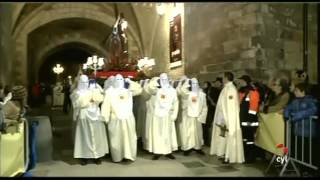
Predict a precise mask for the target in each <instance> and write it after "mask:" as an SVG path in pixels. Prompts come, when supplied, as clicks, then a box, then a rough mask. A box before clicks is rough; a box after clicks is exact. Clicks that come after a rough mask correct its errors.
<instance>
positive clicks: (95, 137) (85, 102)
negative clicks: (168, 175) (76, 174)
mask: <svg viewBox="0 0 320 180" xmlns="http://www.w3.org/2000/svg"><path fill="white" fill-rule="evenodd" d="M70 96H71V101H72V105H73V109H74V121H75V124H76V129H75V143H74V155H73V156H74V158H81V159H82V162H81V164H82V165H86V164H87V160H88V159H94V161H95V163H96V164H100V163H101V161H100V159H99V158H100V157H102V156H104V155H105V154H107V153H109V147H108V139H107V134H106V130H105V124H104V121H103V119H102V117H101V115H100V110H99V104H100V103H101V102H102V100H103V95H102V94H101V92H100V89H99V88H97V84H96V83H95V82H94V81H93V82H90V84H89V80H88V76H86V75H81V76H80V79H79V82H78V87H77V89H75V90H74V91H73V92H72V94H71V95H70Z"/></svg>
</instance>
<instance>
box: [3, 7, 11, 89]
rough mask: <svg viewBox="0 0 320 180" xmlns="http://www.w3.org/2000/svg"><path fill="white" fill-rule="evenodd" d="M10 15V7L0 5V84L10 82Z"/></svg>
mask: <svg viewBox="0 0 320 180" xmlns="http://www.w3.org/2000/svg"><path fill="white" fill-rule="evenodd" d="M11 13H12V5H11V4H9V3H0V56H1V57H0V82H2V83H3V84H9V83H10V82H11V74H10V72H11V68H12V66H11V58H12V47H13V46H12V38H11V23H12V21H11V20H12V19H11Z"/></svg>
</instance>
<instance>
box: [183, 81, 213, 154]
mask: <svg viewBox="0 0 320 180" xmlns="http://www.w3.org/2000/svg"><path fill="white" fill-rule="evenodd" d="M179 93H180V96H181V100H182V107H181V121H179V123H178V127H179V128H178V129H179V134H178V135H179V137H180V138H179V139H180V142H181V149H182V150H183V151H186V150H190V149H196V150H200V149H201V147H202V145H203V144H204V142H203V133H202V124H204V123H205V122H206V117H207V112H208V108H207V101H206V95H205V94H204V93H203V92H202V91H201V89H199V91H198V92H191V91H189V90H188V83H184V85H183V86H182V87H181V89H180V90H179Z"/></svg>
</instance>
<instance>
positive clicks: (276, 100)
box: [265, 77, 290, 113]
mask: <svg viewBox="0 0 320 180" xmlns="http://www.w3.org/2000/svg"><path fill="white" fill-rule="evenodd" d="M270 86H271V87H270V88H271V90H272V92H273V95H272V96H271V97H270V98H269V100H268V101H267V103H266V109H265V112H266V113H273V112H279V113H282V111H283V109H284V108H285V106H286V105H287V104H288V102H289V98H290V95H289V81H288V79H286V78H285V77H279V78H275V79H273V80H272V81H271V85H270Z"/></svg>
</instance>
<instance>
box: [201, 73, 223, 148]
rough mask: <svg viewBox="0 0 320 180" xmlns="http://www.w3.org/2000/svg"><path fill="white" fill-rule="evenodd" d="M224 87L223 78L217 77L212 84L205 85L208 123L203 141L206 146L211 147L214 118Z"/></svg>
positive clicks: (205, 126)
mask: <svg viewBox="0 0 320 180" xmlns="http://www.w3.org/2000/svg"><path fill="white" fill-rule="evenodd" d="M222 87H223V82H222V78H221V77H217V78H216V80H215V81H214V82H213V83H212V84H211V83H210V82H208V81H206V82H205V84H204V89H203V91H204V93H205V94H206V98H207V106H208V113H207V118H206V123H205V124H204V125H203V140H204V144H205V145H206V146H210V142H211V132H212V129H211V127H212V122H213V117H214V113H215V109H216V104H217V102H218V98H219V95H220V92H221V90H222Z"/></svg>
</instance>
